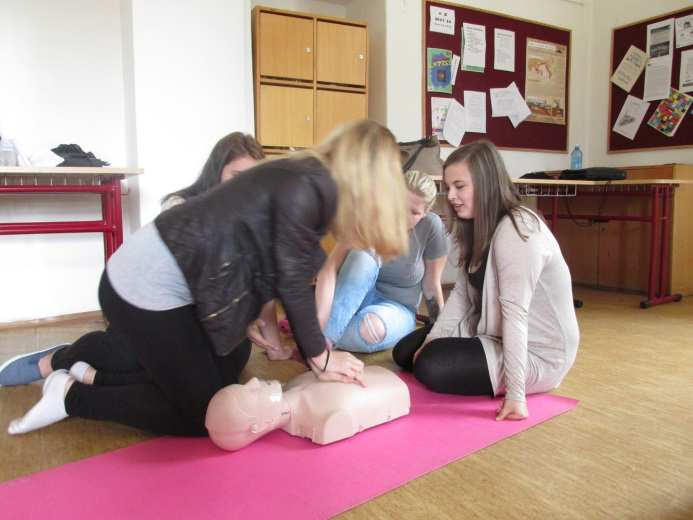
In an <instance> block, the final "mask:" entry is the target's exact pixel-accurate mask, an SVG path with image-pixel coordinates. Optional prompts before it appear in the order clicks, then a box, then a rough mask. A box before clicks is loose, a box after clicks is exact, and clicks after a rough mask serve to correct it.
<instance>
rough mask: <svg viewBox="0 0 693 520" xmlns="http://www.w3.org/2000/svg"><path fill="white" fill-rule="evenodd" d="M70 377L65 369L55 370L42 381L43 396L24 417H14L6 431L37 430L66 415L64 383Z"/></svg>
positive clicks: (10, 432)
mask: <svg viewBox="0 0 693 520" xmlns="http://www.w3.org/2000/svg"><path fill="white" fill-rule="evenodd" d="M71 380H72V378H71V377H70V374H69V373H68V372H67V370H56V371H55V372H53V373H51V375H49V376H48V377H47V378H46V381H45V383H43V397H42V398H41V400H40V401H39V402H38V403H36V404H35V405H34V407H33V408H32V409H31V410H29V411H28V412H27V413H26V414H25V415H24V417H20V418H19V419H15V420H13V421H12V422H11V423H10V426H9V428H7V433H9V434H10V435H17V434H19V433H27V432H30V431H32V430H38V429H39V428H43V427H44V426H48V425H49V424H53V423H56V422H58V421H61V420H63V419H65V418H66V417H67V412H66V411H65V385H67V383H68V382H70V381H71Z"/></svg>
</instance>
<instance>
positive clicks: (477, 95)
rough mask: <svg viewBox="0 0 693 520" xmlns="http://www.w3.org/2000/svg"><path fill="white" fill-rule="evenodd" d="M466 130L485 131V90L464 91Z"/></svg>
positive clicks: (483, 132)
mask: <svg viewBox="0 0 693 520" xmlns="http://www.w3.org/2000/svg"><path fill="white" fill-rule="evenodd" d="M464 110H465V115H466V117H467V132H475V133H477V134H485V133H486V92H477V91H474V90H465V91H464Z"/></svg>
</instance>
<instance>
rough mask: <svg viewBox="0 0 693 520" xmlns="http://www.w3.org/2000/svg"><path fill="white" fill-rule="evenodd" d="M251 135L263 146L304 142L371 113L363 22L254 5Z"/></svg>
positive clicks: (270, 149)
mask: <svg viewBox="0 0 693 520" xmlns="http://www.w3.org/2000/svg"><path fill="white" fill-rule="evenodd" d="M253 68H254V79H255V135H256V136H257V138H258V140H259V141H260V144H261V145H262V146H263V148H264V149H265V152H266V153H281V152H282V151H285V150H288V149H289V148H304V147H310V146H313V145H314V144H316V143H319V142H320V141H322V140H323V139H324V138H325V137H326V136H327V135H328V134H329V133H330V132H331V131H332V130H333V129H334V128H335V127H336V126H338V125H340V124H342V123H346V122H349V121H353V120H356V119H362V118H366V117H368V30H367V27H366V24H365V23H362V22H356V21H353V20H345V19H339V18H329V17H322V16H316V15H313V14H310V13H299V12H293V11H283V10H278V9H272V8H267V7H256V8H255V9H254V10H253Z"/></svg>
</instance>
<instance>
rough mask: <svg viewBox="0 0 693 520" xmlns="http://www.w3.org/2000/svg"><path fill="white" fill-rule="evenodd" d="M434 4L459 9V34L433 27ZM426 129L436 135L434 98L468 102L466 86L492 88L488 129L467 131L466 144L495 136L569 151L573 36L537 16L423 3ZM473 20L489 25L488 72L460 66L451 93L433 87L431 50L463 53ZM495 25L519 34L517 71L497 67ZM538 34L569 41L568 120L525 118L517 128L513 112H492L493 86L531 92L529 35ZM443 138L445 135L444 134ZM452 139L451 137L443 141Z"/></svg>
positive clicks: (526, 146) (499, 142)
mask: <svg viewBox="0 0 693 520" xmlns="http://www.w3.org/2000/svg"><path fill="white" fill-rule="evenodd" d="M431 6H435V7H441V8H445V9H450V10H453V11H454V13H455V22H454V34H445V33H440V32H433V31H430V16H431V9H430V7H431ZM423 10H424V12H423V16H422V19H423V24H424V25H423V73H422V76H423V96H422V97H423V107H422V109H423V133H424V135H427V136H428V135H431V134H432V133H433V130H432V122H431V98H432V97H452V98H454V99H456V100H457V101H459V102H460V103H461V104H462V105H464V91H465V90H472V91H483V92H486V133H485V134H484V133H472V132H467V133H465V135H464V138H463V139H462V143H461V144H467V143H471V142H473V141H476V140H478V139H489V140H490V141H492V142H493V143H494V144H495V145H496V146H498V147H499V148H506V149H515V150H517V149H521V150H531V151H545V152H557V153H563V152H566V151H567V148H568V120H569V119H568V106H569V102H568V100H569V90H568V85H569V83H570V81H569V79H570V36H571V32H570V30H568V29H563V28H560V27H554V26H550V25H546V24H542V23H538V22H533V21H531V20H524V19H520V18H513V17H510V16H505V15H502V14H498V13H494V12H490V11H484V10H481V9H473V8H470V7H466V6H462V5H459V4H452V3H446V2H440V1H438V2H435V1H429V0H425V1H424V2H423ZM463 22H464V23H473V24H478V25H483V26H485V27H486V31H485V32H486V57H485V60H486V61H485V67H484V72H483V73H478V72H469V71H463V70H458V71H457V77H456V81H455V84H454V85H453V86H452V92H451V93H449V94H448V93H441V92H428V90H427V82H428V77H427V76H428V56H427V54H428V53H427V49H447V50H449V51H452V52H453V53H454V54H457V55H459V56H461V53H462V29H461V27H462V23H463ZM494 29H505V30H509V31H513V32H514V33H515V67H514V69H515V70H514V71H513V72H509V71H504V70H495V69H494ZM528 38H532V39H536V40H541V41H544V42H551V43H553V44H558V45H562V46H565V48H566V49H567V50H566V53H565V54H566V55H565V60H566V70H565V107H564V117H563V119H564V124H550V123H540V122H531V121H524V122H522V123H520V125H519V126H518V127H517V128H515V127H513V125H512V123H511V122H510V120H509V119H508V117H491V99H490V94H489V89H491V88H505V87H507V86H508V85H510V83H512V82H513V81H514V82H515V84H516V85H517V87H518V89H519V91H520V94H521V95H522V96H523V97H525V76H526V74H525V70H526V67H525V62H526V54H527V53H526V44H527V39H528ZM441 140H442V139H441ZM442 142H443V144H446V143H445V141H442Z"/></svg>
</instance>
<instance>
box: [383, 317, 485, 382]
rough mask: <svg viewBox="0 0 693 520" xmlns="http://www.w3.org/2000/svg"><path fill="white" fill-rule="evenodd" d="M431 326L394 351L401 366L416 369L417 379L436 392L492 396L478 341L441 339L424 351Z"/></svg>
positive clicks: (399, 343)
mask: <svg viewBox="0 0 693 520" xmlns="http://www.w3.org/2000/svg"><path fill="white" fill-rule="evenodd" d="M430 330H431V325H427V326H426V327H422V328H420V329H417V330H415V331H414V332H411V333H410V334H408V335H406V336H404V337H403V338H402V339H401V340H399V342H398V343H397V345H395V348H394V349H393V351H392V357H393V359H394V360H395V363H397V364H398V365H399V366H400V367H402V368H403V369H405V370H409V371H411V370H413V371H414V376H415V377H416V379H418V380H419V381H421V382H422V383H423V384H424V385H426V386H427V387H428V388H430V389H431V390H433V391H434V392H440V393H444V394H459V395H490V396H493V387H492V385H491V378H490V377H489V374H488V364H487V363H486V354H484V347H483V346H482V345H481V341H480V340H479V338H438V339H434V340H433V341H431V342H430V343H429V344H428V345H426V347H425V348H424V349H423V350H422V351H421V354H419V357H418V358H417V359H416V363H413V359H414V354H415V353H416V351H417V350H418V349H419V347H421V344H422V343H423V342H424V340H425V339H426V336H427V335H428V333H429V332H430Z"/></svg>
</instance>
